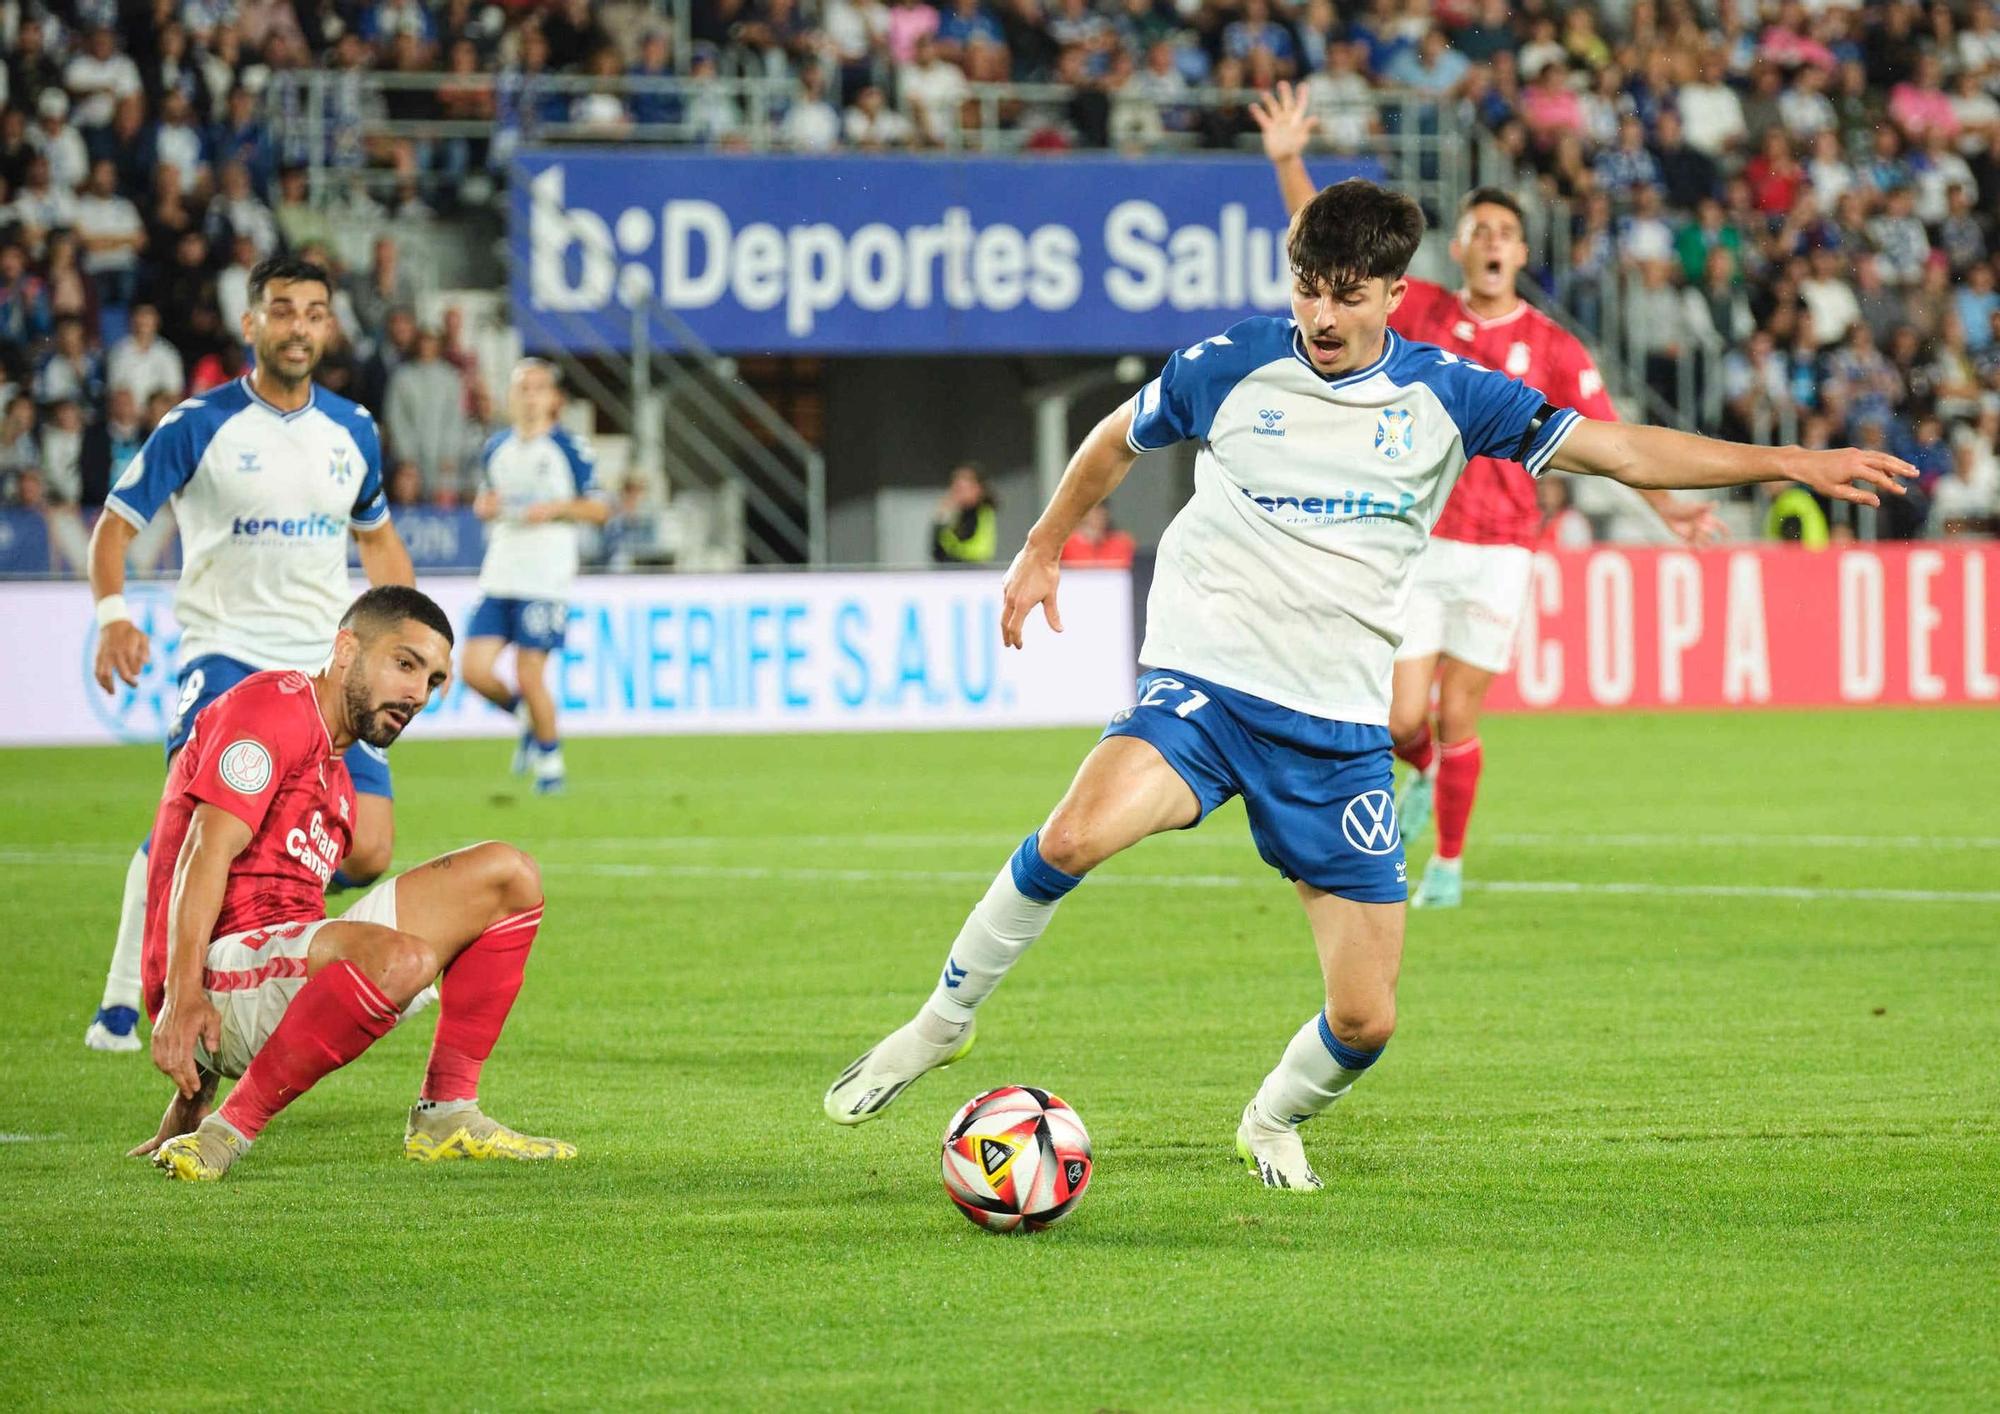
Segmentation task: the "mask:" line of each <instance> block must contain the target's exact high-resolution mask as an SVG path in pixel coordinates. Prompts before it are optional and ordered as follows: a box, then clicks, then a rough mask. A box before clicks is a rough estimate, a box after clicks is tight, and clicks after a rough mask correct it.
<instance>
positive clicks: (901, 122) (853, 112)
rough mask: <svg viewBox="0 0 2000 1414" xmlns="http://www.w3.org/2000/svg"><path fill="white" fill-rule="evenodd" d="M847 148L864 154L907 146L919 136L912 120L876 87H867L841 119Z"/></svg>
mask: <svg viewBox="0 0 2000 1414" xmlns="http://www.w3.org/2000/svg"><path fill="white" fill-rule="evenodd" d="M842 126H843V127H844V128H845V129H846V133H847V145H848V146H849V147H853V148H858V149H860V150H861V151H864V152H879V151H882V150H883V149H885V148H897V147H908V146H909V145H910V142H911V140H912V139H913V138H914V137H915V136H916V130H915V129H914V128H913V127H911V126H910V120H909V119H908V118H905V117H904V116H903V115H902V114H901V113H898V112H897V111H896V110H895V109H893V108H891V107H890V106H889V104H888V100H887V99H885V98H884V97H883V96H882V90H881V89H880V88H878V87H876V86H875V85H874V84H872V83H871V84H866V85H864V86H863V87H862V89H861V91H860V92H859V93H857V94H855V95H854V104H853V106H852V107H850V108H849V109H848V110H847V113H846V115H845V116H844V117H843V119H842Z"/></svg>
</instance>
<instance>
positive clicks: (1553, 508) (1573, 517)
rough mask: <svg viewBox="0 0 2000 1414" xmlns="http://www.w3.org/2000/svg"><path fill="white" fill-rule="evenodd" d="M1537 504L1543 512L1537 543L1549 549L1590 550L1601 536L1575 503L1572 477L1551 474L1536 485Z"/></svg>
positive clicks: (1559, 473) (1560, 473) (1540, 479)
mask: <svg viewBox="0 0 2000 1414" xmlns="http://www.w3.org/2000/svg"><path fill="white" fill-rule="evenodd" d="M1535 504H1536V505H1537V506H1538V507H1540V509H1541V512H1542V528H1541V534H1540V538H1539V540H1538V541H1537V544H1538V545H1539V546H1540V547H1541V548H1543V549H1548V550H1587V549H1589V548H1590V546H1591V543H1592V541H1594V540H1595V539H1596V538H1597V537H1596V536H1595V534H1593V533H1592V531H1591V529H1590V522H1589V521H1588V520H1586V519H1585V518H1584V515H1583V512H1581V511H1579V510H1578V509H1577V508H1576V507H1575V506H1574V505H1573V504H1572V503H1571V497H1570V486H1569V477H1568V476H1566V475H1564V474H1563V473H1562V472H1550V473H1548V474H1547V475H1545V476H1543V477H1541V478H1539V479H1538V480H1537V481H1536V482H1535Z"/></svg>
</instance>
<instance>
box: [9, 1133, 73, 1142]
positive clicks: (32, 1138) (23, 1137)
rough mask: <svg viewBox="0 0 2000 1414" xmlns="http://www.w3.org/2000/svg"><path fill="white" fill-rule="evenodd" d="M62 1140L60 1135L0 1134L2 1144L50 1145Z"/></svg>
mask: <svg viewBox="0 0 2000 1414" xmlns="http://www.w3.org/2000/svg"><path fill="white" fill-rule="evenodd" d="M60 1138H62V1136H61V1135H60V1134H0V1144H49V1143H53V1142H54V1141H56V1140H58V1139H60Z"/></svg>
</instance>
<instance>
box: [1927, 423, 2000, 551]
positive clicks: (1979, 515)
mask: <svg viewBox="0 0 2000 1414" xmlns="http://www.w3.org/2000/svg"><path fill="white" fill-rule="evenodd" d="M1989 426H1990V424H1989ZM1993 430H2000V429H1993ZM1991 435H1992V432H1991V431H1988V432H1987V434H1986V435H1985V436H1982V435H1981V430H1980V429H1975V428H1971V427H1963V428H1960V429H1959V432H1958V435H1956V436H1955V437H1954V438H1953V440H1952V448H1951V470H1950V472H1949V473H1948V474H1946V475H1944V476H1941V477H1939V478H1938V481H1937V483H1936V485H1934V486H1933V487H1932V488H1931V521H1930V531H1931V534H1933V535H1938V536H1954V535H1983V534H1987V533H1989V532H1991V531H1992V530H1993V529H1994V525H1995V518H1996V516H2000V464H1996V462H1995V459H1994V451H1993V443H1992V441H1991V440H1990V438H1991Z"/></svg>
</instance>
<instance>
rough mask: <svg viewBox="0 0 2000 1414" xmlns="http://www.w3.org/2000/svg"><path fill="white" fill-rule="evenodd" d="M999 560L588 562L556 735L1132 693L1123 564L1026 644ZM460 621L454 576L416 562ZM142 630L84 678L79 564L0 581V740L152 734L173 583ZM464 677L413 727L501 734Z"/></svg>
mask: <svg viewBox="0 0 2000 1414" xmlns="http://www.w3.org/2000/svg"><path fill="white" fill-rule="evenodd" d="M1000 579H1001V576H1000V574H999V573H998V572H997V571H962V572H945V571H940V572H934V573H910V574H887V573H885V574H818V575H815V574H760V575H735V576H695V575H685V576H683V575H675V576H644V577H627V578H612V577H603V578H586V579H583V580H580V581H578V584H577V587H576V592H575V594H574V595H573V596H572V599H571V603H570V624H569V639H568V644H567V646H566V648H565V649H564V651H563V653H562V654H561V655H559V656H558V657H556V658H554V659H552V660H551V663H550V667H549V680H550V685H551V687H552V688H553V690H554V691H555V694H556V700H557V702H558V704H559V705H560V707H561V708H562V711H563V714H564V716H563V731H564V733H565V734H567V735H589V734H594V735H615V734H627V735H649V734H671V733H681V732H775V731H840V730H885V729H896V730H924V729H930V728H977V727H1027V726H1070V725H1078V726H1081V725H1097V724H1101V723H1103V722H1104V721H1105V720H1106V719H1107V718H1109V717H1110V716H1111V714H1112V713H1113V712H1115V711H1117V710H1118V709H1119V708H1121V707H1125V706H1128V705H1130V703H1131V701H1132V678H1133V660H1134V647H1133V642H1132V590H1131V579H1130V576H1129V575H1127V574H1126V573H1125V572H1124V571H1122V570H1090V571H1072V572H1071V573H1068V574H1065V575H1064V576H1063V583H1062V600H1061V603H1062V610H1063V623H1064V626H1065V631H1064V632H1063V633H1061V634H1056V633H1051V632H1050V631H1049V630H1048V628H1047V627H1046V626H1045V625H1044V624H1043V623H1042V622H1041V618H1040V615H1039V614H1038V615H1036V616H1035V620H1034V623H1033V624H1032V625H1031V626H1030V628H1029V630H1028V648H1027V651H1025V652H1013V651H1010V650H1007V649H1004V648H1002V647H1001V645H1000V629H999V617H1000V611H999V602H1000ZM423 588H424V590H425V592H427V593H429V594H431V595H432V596H433V597H435V598H436V599H437V601H438V602H439V604H440V605H441V606H443V608H444V610H445V612H446V613H447V614H449V615H450V616H451V620H452V622H453V623H454V624H457V625H463V624H464V623H465V622H466V621H467V620H468V619H469V618H470V616H471V612H472V606H473V604H474V603H475V602H476V600H477V597H478V590H477V589H476V587H475V585H474V583H473V581H472V580H470V579H443V578H437V579H428V580H425V581H424V584H423ZM126 597H127V599H128V600H129V601H130V603H131V604H132V608H133V616H134V618H135V619H138V620H139V621H140V623H141V625H142V626H144V627H148V628H149V629H150V631H151V632H152V634H153V644H154V658H153V662H152V664H151V665H150V667H149V668H148V669H147V671H146V673H145V675H144V676H143V677H142V678H141V680H140V683H139V686H138V687H137V688H136V689H131V688H125V687H123V686H122V685H121V687H120V689H119V692H118V693H117V695H116V696H114V697H107V696H106V695H105V694H104V693H102V692H100V691H99V690H98V688H97V685H96V684H95V683H94V682H92V681H91V680H90V661H91V654H92V653H93V651H94V649H95V642H96V629H95V626H94V623H93V620H92V615H91V603H90V594H89V590H88V589H87V588H86V587H85V586H84V585H82V584H79V583H41V584H34V583H17V584H9V585H5V586H0V605H4V612H0V653H4V655H5V656H4V659H0V661H5V662H8V663H10V664H13V665H14V667H13V669H12V670H10V671H9V672H8V673H6V674H5V675H4V677H0V744H5V745H55V744H79V743H107V742H116V741H158V740H160V739H161V738H162V736H163V735H164V733H165V730H166V726H167V723H168V722H169V721H170V720H171V719H172V717H173V714H174V708H175V694H174V673H175V669H176V664H177V661H178V650H179V636H180V631H179V627H178V625H177V624H176V623H175V622H174V618H173V609H172V599H173V586H172V585H171V584H135V585H133V586H131V587H130V588H129V589H128V590H127V595H126ZM513 731H514V725H513V722H512V720H511V719H510V718H508V717H505V716H503V715H502V714H501V713H499V712H498V711H496V710H494V709H493V708H492V707H490V706H488V705H487V704H486V703H485V702H483V701H481V700H480V699H479V698H478V697H476V696H475V695H474V694H472V693H470V692H468V691H467V690H466V689H465V687H464V685H463V684H462V683H459V682H456V681H454V682H453V683H452V685H451V687H450V689H449V690H448V691H447V693H446V695H445V696H444V698H442V699H441V700H440V701H439V702H438V703H437V704H435V705H434V706H433V708H432V709H431V710H430V711H429V712H428V713H426V714H425V716H424V717H423V719H422V720H420V721H419V722H417V723H416V724H415V725H414V726H412V727H411V728H410V733H411V736H412V738H413V739H421V738H423V737H433V736H453V737H467V736H508V735H511V734H512V732H513Z"/></svg>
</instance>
